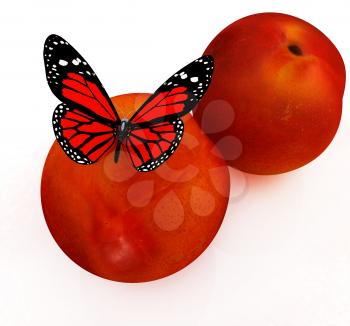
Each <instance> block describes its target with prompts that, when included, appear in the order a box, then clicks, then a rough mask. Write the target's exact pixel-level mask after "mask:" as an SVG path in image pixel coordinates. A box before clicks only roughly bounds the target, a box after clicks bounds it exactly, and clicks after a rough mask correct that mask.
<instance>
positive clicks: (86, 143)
mask: <svg viewBox="0 0 350 326" xmlns="http://www.w3.org/2000/svg"><path fill="white" fill-rule="evenodd" d="M52 124H53V129H54V132H55V136H56V139H57V141H58V143H59V144H60V146H61V147H62V149H63V150H64V152H65V153H66V154H67V155H68V157H69V158H70V159H72V160H73V161H75V162H77V163H80V164H91V163H94V162H96V161H97V160H98V159H99V158H100V157H102V156H103V155H104V154H105V153H106V152H107V151H108V150H109V149H110V148H111V146H112V145H113V144H114V142H115V139H116V138H115V134H114V129H113V127H112V126H108V125H107V124H103V123H101V122H98V121H96V120H95V118H93V117H91V116H89V115H87V114H84V113H82V112H81V111H80V110H77V109H74V108H71V107H70V106H68V105H67V104H64V103H62V104H60V105H58V106H57V108H56V109H55V111H54V113H53V117H52Z"/></svg>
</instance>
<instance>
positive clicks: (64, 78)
mask: <svg viewBox="0 0 350 326" xmlns="http://www.w3.org/2000/svg"><path fill="white" fill-rule="evenodd" d="M44 63H45V70H46V78H47V81H48V84H49V86H50V89H51V91H52V92H53V93H54V94H55V95H56V97H57V98H58V99H59V100H61V101H62V102H63V103H66V104H69V105H70V106H72V107H76V108H78V107H79V108H80V109H81V110H84V111H85V112H86V113H90V112H91V113H92V114H94V115H95V116H96V117H97V118H98V117H102V118H104V119H107V120H110V121H115V122H120V119H119V117H118V114H117V112H116V111H115V108H114V106H113V104H112V102H111V100H110V99H109V97H108V94H107V93H106V91H105V89H104V88H103V86H102V84H101V82H100V81H99V79H98V78H97V76H96V74H95V72H94V71H93V70H92V68H91V67H90V65H89V64H88V63H87V61H86V60H85V59H84V58H83V57H82V56H81V55H80V54H79V53H78V52H77V51H76V50H75V49H74V48H73V47H72V46H71V45H70V44H69V43H68V42H67V41H66V40H64V39H63V38H62V37H60V36H58V35H54V34H53V35H50V36H49V37H48V38H47V39H46V41H45V45H44Z"/></svg>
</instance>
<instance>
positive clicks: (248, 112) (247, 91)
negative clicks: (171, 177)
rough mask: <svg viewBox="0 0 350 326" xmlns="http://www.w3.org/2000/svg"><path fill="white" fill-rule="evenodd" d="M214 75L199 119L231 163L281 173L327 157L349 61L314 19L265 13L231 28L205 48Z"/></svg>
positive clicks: (258, 170) (262, 172)
mask: <svg viewBox="0 0 350 326" xmlns="http://www.w3.org/2000/svg"><path fill="white" fill-rule="evenodd" d="M204 53H205V54H210V55H212V56H213V57H214V60H215V69H214V76H213V80H212V83H211V86H210V87H209V90H208V92H207V93H206V95H205V96H204V98H203V99H202V101H201V102H200V103H199V105H198V108H197V110H196V112H195V119H196V120H197V121H198V122H199V123H200V124H201V125H202V128H203V130H204V131H205V132H206V133H207V135H208V136H209V137H210V138H211V139H212V141H213V142H214V143H216V144H217V146H218V147H219V148H220V150H221V152H222V154H223V156H224V157H225V159H226V161H227V162H228V163H229V164H230V165H232V166H234V167H236V168H238V169H240V170H243V171H246V172H250V173H255V174H276V173H282V172H287V171H290V170H293V169H296V168H298V167H301V166H303V165H305V164H307V163H308V162H310V161H312V160H313V159H315V158H316V157H317V156H318V155H320V154H321V153H322V152H323V151H324V150H325V149H326V148H327V146H328V145H329V144H330V142H331V141H332V139H333V137H334V135H335V134H336V131H337V128H338V126H339V122H340V118H341V112H342V97H343V93H344V86H345V67H344V63H343V60H342V58H341V56H340V54H339V52H338V50H337V49H336V47H335V46H334V45H333V44H332V42H331V41H330V40H329V39H328V38H327V37H326V36H325V35H324V34H323V33H322V32H320V31H319V30H318V29H317V28H315V27H314V26H312V25H311V24H309V23H307V22H305V21H303V20H301V19H299V18H296V17H292V16H289V15H284V14H278V13H262V14H256V15H252V16H248V17H245V18H242V19H240V20H238V21H236V22H234V23H233V24H231V25H229V26H228V27H226V28H225V29H224V30H223V31H222V32H220V33H219V34H218V35H217V36H216V37H215V38H214V39H213V41H212V42H211V43H210V44H209V46H208V47H207V49H206V50H205V52H204Z"/></svg>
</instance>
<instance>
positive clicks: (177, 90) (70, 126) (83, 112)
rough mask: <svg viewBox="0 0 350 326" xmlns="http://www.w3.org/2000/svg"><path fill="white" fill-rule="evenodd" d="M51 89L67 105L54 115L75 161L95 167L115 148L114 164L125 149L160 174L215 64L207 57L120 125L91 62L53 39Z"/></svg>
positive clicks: (48, 55) (47, 49)
mask: <svg viewBox="0 0 350 326" xmlns="http://www.w3.org/2000/svg"><path fill="white" fill-rule="evenodd" d="M44 62H45V70H46V77H47V81H48V84H49V86H50V88H51V90H52V92H53V93H54V94H55V95H56V97H57V98H58V99H60V100H61V101H62V103H61V104H60V105H58V106H57V108H56V109H55V111H54V114H53V119H52V123H53V128H54V132H55V135H56V139H57V141H58V143H59V144H60V145H61V147H62V149H63V150H64V151H65V153H66V154H67V155H68V157H69V158H71V159H72V160H73V161H75V162H77V163H80V164H92V163H94V162H96V161H98V160H99V159H100V158H101V157H103V156H104V155H105V154H106V153H107V152H108V151H109V150H110V149H111V148H112V146H116V147H115V156H114V160H115V162H117V161H118V158H119V154H120V150H121V146H125V148H126V150H127V152H128V153H129V155H130V158H131V161H132V164H133V165H134V167H135V168H136V169H137V170H138V171H141V172H148V171H152V170H154V169H156V168H157V167H158V166H160V165H161V164H162V163H164V162H165V161H166V160H167V159H168V158H169V157H171V155H172V154H173V153H174V151H175V150H176V148H177V146H178V145H179V143H180V141H181V139H182V137H183V133H184V124H183V122H182V120H181V117H182V116H183V115H185V114H187V113H189V112H190V111H191V110H192V109H193V108H194V106H195V105H196V103H198V101H199V100H200V99H201V97H202V96H203V95H204V93H205V92H206V90H207V88H208V86H209V84H210V81H211V76H212V72H213V67H214V61H213V58H212V57H210V56H203V57H201V58H198V59H197V60H195V61H193V62H191V63H190V64H189V65H187V66H185V67H184V68H182V69H181V70H179V71H178V72H177V73H175V74H174V75H172V76H171V77H170V78H169V79H168V80H167V81H166V82H164V83H163V84H162V85H161V86H160V87H159V88H158V89H157V91H156V92H155V93H154V94H153V95H151V96H150V98H149V99H148V100H147V101H146V102H145V103H144V104H143V105H141V107H140V108H139V109H138V110H137V111H136V112H135V113H134V115H133V116H132V117H131V118H130V119H125V118H123V119H120V117H119V116H118V113H117V108H115V107H114V105H113V104H112V102H111V100H110V98H109V97H108V95H107V93H106V91H105V89H104V87H103V86H102V84H101V82H100V81H99V79H98V78H97V76H96V74H95V73H94V71H93V70H92V69H91V67H90V66H89V64H88V63H87V61H86V60H85V59H84V58H83V57H82V56H81V55H80V54H79V53H78V52H77V51H76V50H75V49H74V48H73V47H72V46H71V45H70V44H69V43H68V42H67V41H65V40H64V39H62V38H61V37H60V36H58V35H50V36H49V37H48V38H47V40H46V42H45V45H44Z"/></svg>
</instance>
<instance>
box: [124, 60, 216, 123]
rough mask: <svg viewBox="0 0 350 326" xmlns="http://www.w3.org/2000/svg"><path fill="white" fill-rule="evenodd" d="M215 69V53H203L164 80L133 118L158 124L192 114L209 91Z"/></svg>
mask: <svg viewBox="0 0 350 326" xmlns="http://www.w3.org/2000/svg"><path fill="white" fill-rule="evenodd" d="M213 69H214V60H213V58H212V57H211V56H209V55H206V56H202V57H200V58H198V59H196V60H194V61H193V62H191V63H190V64H188V65H187V66H185V67H184V68H182V69H181V70H179V71H178V72H176V73H175V74H174V75H172V76H171V77H170V78H169V79H168V80H167V81H166V82H164V83H163V84H162V85H161V86H160V87H159V88H158V89H157V90H156V92H155V93H154V94H153V95H152V96H151V97H150V98H149V99H148V100H147V101H146V102H145V103H144V104H143V105H142V106H141V107H140V109H138V110H137V111H136V113H135V114H134V115H133V116H132V117H131V119H130V121H131V122H132V123H134V124H138V123H157V122H161V121H167V120H169V119H174V118H177V117H181V116H183V115H185V114H187V113H189V112H190V111H191V110H192V109H193V108H194V107H195V105H196V104H197V103H198V101H199V100H200V99H201V97H202V96H203V95H204V94H205V92H206V91H207V89H208V87H209V84H210V81H211V78H212V74H213Z"/></svg>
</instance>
